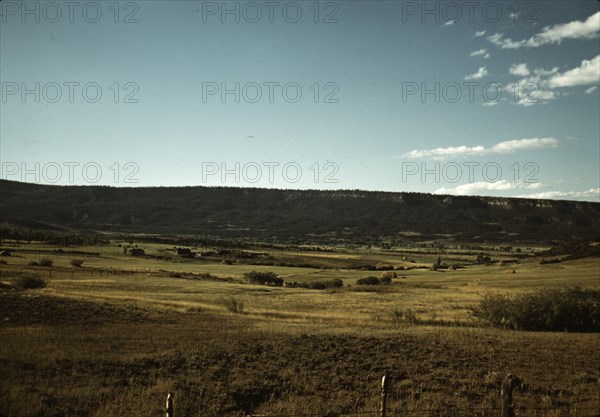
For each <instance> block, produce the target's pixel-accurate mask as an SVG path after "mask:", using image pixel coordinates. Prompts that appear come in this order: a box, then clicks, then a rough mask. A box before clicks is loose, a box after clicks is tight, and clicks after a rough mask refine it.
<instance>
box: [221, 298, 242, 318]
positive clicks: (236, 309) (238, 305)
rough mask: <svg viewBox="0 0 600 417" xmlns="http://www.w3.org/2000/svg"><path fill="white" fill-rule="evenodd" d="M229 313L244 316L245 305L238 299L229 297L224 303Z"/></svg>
mask: <svg viewBox="0 0 600 417" xmlns="http://www.w3.org/2000/svg"><path fill="white" fill-rule="evenodd" d="M221 302H222V303H223V305H224V306H225V308H226V309H227V311H229V312H231V313H235V314H242V313H243V312H244V307H245V306H244V303H243V302H242V301H240V300H238V299H236V298H233V297H227V298H224V299H223V300H222V301H221Z"/></svg>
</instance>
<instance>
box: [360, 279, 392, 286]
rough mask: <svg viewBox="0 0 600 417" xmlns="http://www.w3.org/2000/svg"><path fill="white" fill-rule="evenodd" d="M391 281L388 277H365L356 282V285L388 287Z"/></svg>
mask: <svg viewBox="0 0 600 417" xmlns="http://www.w3.org/2000/svg"><path fill="white" fill-rule="evenodd" d="M391 283H392V279H391V278H390V277H383V278H377V277H365V278H359V279H357V280H356V285H390V284H391Z"/></svg>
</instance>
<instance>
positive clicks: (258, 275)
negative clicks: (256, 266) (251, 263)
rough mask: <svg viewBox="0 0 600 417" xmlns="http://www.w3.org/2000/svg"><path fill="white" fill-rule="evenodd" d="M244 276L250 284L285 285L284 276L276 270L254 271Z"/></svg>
mask: <svg viewBox="0 0 600 417" xmlns="http://www.w3.org/2000/svg"><path fill="white" fill-rule="evenodd" d="M244 278H245V279H246V281H248V283H249V284H255V285H271V286H274V287H281V286H282V285H283V278H279V277H278V276H277V274H276V273H274V272H258V271H252V272H247V273H245V274H244Z"/></svg>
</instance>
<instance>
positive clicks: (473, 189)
mask: <svg viewBox="0 0 600 417" xmlns="http://www.w3.org/2000/svg"><path fill="white" fill-rule="evenodd" d="M540 186H541V183H531V184H523V183H516V182H509V181H507V180H499V181H496V182H489V181H478V182H471V183H467V184H461V185H457V186H456V187H450V188H446V187H442V188H438V189H437V190H435V191H434V192H433V193H434V194H451V195H473V194H481V193H482V192H485V191H509V190H518V189H536V188H539V187H540Z"/></svg>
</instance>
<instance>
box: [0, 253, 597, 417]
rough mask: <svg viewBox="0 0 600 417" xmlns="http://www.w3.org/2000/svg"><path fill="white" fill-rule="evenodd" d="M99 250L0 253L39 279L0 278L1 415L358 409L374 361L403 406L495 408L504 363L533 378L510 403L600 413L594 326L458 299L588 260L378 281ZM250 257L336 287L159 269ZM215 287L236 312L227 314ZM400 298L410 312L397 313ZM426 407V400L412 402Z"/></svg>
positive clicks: (573, 280)
mask: <svg viewBox="0 0 600 417" xmlns="http://www.w3.org/2000/svg"><path fill="white" fill-rule="evenodd" d="M82 249H85V250H87V251H93V250H95V249H96V248H82ZM145 249H147V251H152V250H158V247H152V246H150V247H149V248H145ZM97 251H98V252H100V253H101V255H100V256H98V257H89V258H85V263H84V267H83V268H73V267H71V266H69V256H68V254H56V255H53V256H48V255H47V254H44V255H43V256H46V257H51V258H52V259H53V260H54V267H52V268H46V269H43V268H33V267H25V266H24V265H27V263H28V262H29V261H31V260H32V259H33V257H35V256H37V255H36V254H31V253H27V254H26V256H24V257H23V258H18V257H16V256H14V257H11V258H10V259H9V260H8V262H9V264H8V265H1V266H0V272H1V273H2V275H1V276H0V280H2V281H3V282H4V283H10V282H12V279H11V271H21V270H24V271H37V272H39V273H41V274H42V275H43V277H44V279H46V280H47V282H48V286H47V287H46V288H44V289H40V290H30V291H26V292H18V293H17V292H14V291H10V290H6V289H4V290H0V374H1V375H2V378H1V379H0V395H1V396H2V398H3V401H2V402H0V415H8V416H28V417H29V416H42V415H43V416H98V417H99V416H107V415H115V416H132V417H136V416H151V415H159V414H160V412H161V411H162V407H163V402H164V399H165V397H166V393H167V392H169V391H173V392H174V393H175V395H176V397H175V398H176V402H175V404H176V413H177V414H176V415H177V416H234V415H240V414H243V413H250V412H255V413H263V414H269V415H274V416H281V415H289V414H304V413H310V414H317V415H330V416H334V415H340V416H341V415H365V414H360V413H366V412H369V411H371V410H374V409H376V408H377V407H378V385H379V380H380V378H381V376H382V375H383V373H385V372H389V373H390V374H391V375H392V376H393V377H394V380H395V383H394V386H393V387H392V395H391V398H390V403H389V407H390V410H402V412H403V413H405V414H398V415H407V413H408V411H407V410H412V411H413V414H410V415H412V416H419V417H421V416H423V417H425V416H430V415H436V416H437V415H445V416H465V415H473V416H475V415H477V416H488V415H489V416H491V415H496V414H497V411H482V410H491V409H494V408H495V407H497V406H498V382H499V378H501V377H502V375H504V374H505V373H507V372H515V373H517V374H518V375H519V376H521V377H522V378H523V379H525V380H526V382H527V383H528V384H529V388H528V390H526V391H525V392H522V393H518V394H516V398H517V400H518V402H517V404H518V407H521V408H520V409H518V411H520V413H519V415H520V416H525V415H527V416H534V415H536V416H540V417H551V416H559V415H561V416H562V415H568V414H566V413H568V412H572V410H574V409H578V410H579V411H577V413H576V414H575V415H581V416H593V415H597V414H598V412H599V411H600V410H599V409H598V406H599V401H600V395H599V394H598V392H599V390H598V388H599V387H598V385H599V378H600V359H599V358H600V343H598V335H594V334H587V335H585V334H584V335H581V334H564V333H524V332H508V331H499V330H489V329H480V328H475V327H471V326H472V325H473V323H471V322H470V320H469V317H468V315H467V312H466V311H467V307H468V306H469V305H471V304H473V303H475V302H477V300H478V299H479V296H480V294H482V293H484V292H486V291H502V292H522V291H528V290H531V289H536V288H540V287H542V286H545V285H552V284H554V285H569V284H581V285H590V284H596V283H597V276H598V272H599V269H600V266H599V265H598V262H597V259H588V260H579V261H574V262H568V263H563V264H551V265H543V266H540V265H538V264H537V262H534V261H528V262H522V263H521V264H517V265H515V266H514V267H515V269H516V270H517V273H516V274H514V275H512V274H511V275H507V274H504V273H503V271H504V270H505V269H506V267H502V266H471V267H469V268H466V269H463V270H458V271H453V272H433V271H425V270H410V271H398V272H399V274H400V276H405V277H406V278H403V279H395V280H394V281H395V282H396V283H395V284H394V285H392V286H388V287H385V288H378V289H376V290H373V289H364V288H359V286H356V285H355V284H354V283H355V281H356V279H357V278H360V277H364V276H368V275H371V274H370V273H369V272H368V271H349V270H322V271H321V270H317V269H302V268H281V267H280V268H270V267H267V268H256V267H252V266H248V265H222V264H205V263H202V262H182V263H175V262H169V261H160V260H154V259H151V260H146V262H145V261H144V260H143V259H132V258H130V257H127V258H125V257H122V256H115V255H114V248H113V247H98V248H97ZM365 256H366V255H365ZM378 256H379V255H378ZM387 256H388V258H389V254H388V255H387ZM78 258H81V256H79V255H78ZM252 269H260V270H273V271H275V272H277V273H279V274H280V275H287V276H289V277H292V278H289V280H293V281H300V280H313V279H314V280H322V279H332V278H341V279H343V280H344V282H345V284H346V286H345V287H344V288H343V289H341V290H331V291H330V290H327V291H315V290H306V289H295V288H273V287H261V286H250V285H246V284H242V283H240V282H236V281H228V280H223V281H219V280H197V279H196V280H194V279H185V278H174V277H172V276H170V274H169V273H168V272H160V270H165V271H178V272H195V273H202V272H210V273H212V274H215V275H217V276H220V277H233V278H239V277H241V275H242V274H243V273H244V272H248V270H252ZM111 271H112V272H111ZM142 271H143V272H142ZM224 299H233V300H236V301H237V302H240V303H242V304H243V305H244V308H243V311H241V312H238V313H232V312H230V311H229V310H228V308H227V306H226V304H225V303H223V300H224ZM398 310H402V311H408V310H410V311H412V312H414V314H415V315H416V317H417V319H418V321H420V322H421V324H420V325H413V324H410V323H408V322H407V321H406V320H398V319H397V317H396V318H395V316H394V312H396V311H398ZM427 408H430V409H431V408H433V409H435V410H436V411H427V412H421V411H417V410H423V409H427ZM462 409H478V410H479V411H477V412H476V411H472V412H471V411H469V413H470V414H469V413H465V412H464V411H460V410H462ZM373 415H375V414H373Z"/></svg>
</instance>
